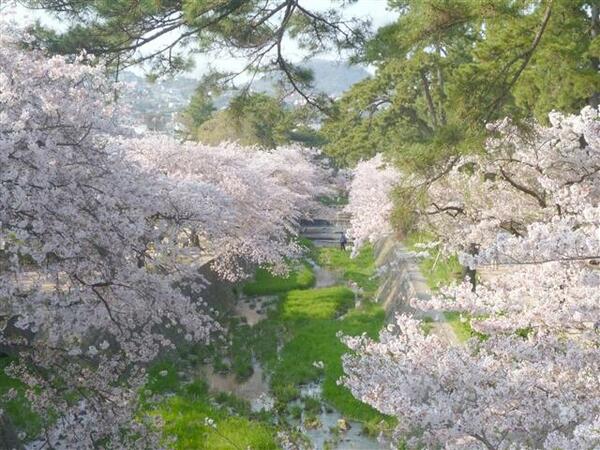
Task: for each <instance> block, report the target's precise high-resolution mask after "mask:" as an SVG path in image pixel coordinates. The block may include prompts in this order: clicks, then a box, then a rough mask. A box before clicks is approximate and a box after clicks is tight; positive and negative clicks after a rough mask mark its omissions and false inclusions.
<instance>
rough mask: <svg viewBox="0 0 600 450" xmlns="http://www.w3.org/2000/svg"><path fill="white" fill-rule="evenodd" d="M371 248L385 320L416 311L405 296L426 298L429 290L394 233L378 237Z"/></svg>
mask: <svg viewBox="0 0 600 450" xmlns="http://www.w3.org/2000/svg"><path fill="white" fill-rule="evenodd" d="M374 251H375V264H376V266H377V267H378V268H379V270H380V271H381V284H380V287H379V290H378V292H377V301H378V302H379V303H381V304H382V305H383V308H384V309H385V311H386V318H387V320H388V321H390V320H391V319H392V318H393V317H394V315H395V314H396V313H400V312H410V313H415V312H417V311H416V310H415V309H414V308H413V307H411V306H410V305H409V304H408V302H409V300H410V299H411V298H418V299H428V298H429V297H430V296H431V292H430V291H429V288H428V287H427V284H426V282H425V279H424V278H423V275H421V272H420V271H419V268H418V267H417V265H416V264H415V262H414V258H412V257H411V256H410V254H409V252H408V250H407V249H406V247H404V245H402V243H401V242H399V241H398V240H397V239H396V238H395V237H394V236H389V237H387V238H385V239H381V240H380V241H378V242H377V243H376V244H375V245H374Z"/></svg>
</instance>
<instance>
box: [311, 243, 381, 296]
mask: <svg viewBox="0 0 600 450" xmlns="http://www.w3.org/2000/svg"><path fill="white" fill-rule="evenodd" d="M317 263H318V264H319V265H320V266H322V267H325V268H327V269H330V270H333V271H340V272H341V276H342V278H343V279H344V280H346V281H353V282H355V283H356V284H357V285H358V287H359V288H361V289H362V291H363V297H364V298H366V299H373V298H374V297H375V293H376V291H377V287H378V286H379V280H378V279H377V276H376V267H375V256H374V254H373V247H372V246H370V245H369V246H365V247H364V248H363V249H362V251H361V252H360V253H359V254H358V255H356V257H354V258H351V257H350V252H349V251H342V250H340V249H339V248H333V247H324V248H321V249H319V251H318V253H317Z"/></svg>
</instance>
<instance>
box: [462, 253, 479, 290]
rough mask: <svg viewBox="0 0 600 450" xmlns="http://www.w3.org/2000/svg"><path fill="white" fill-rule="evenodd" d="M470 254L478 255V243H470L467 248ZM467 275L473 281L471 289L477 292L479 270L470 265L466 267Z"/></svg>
mask: <svg viewBox="0 0 600 450" xmlns="http://www.w3.org/2000/svg"><path fill="white" fill-rule="evenodd" d="M467 252H468V253H469V255H473V256H475V255H477V253H479V246H478V245H477V244H473V243H471V244H469V248H468V249H467ZM465 275H466V276H467V277H468V278H469V282H470V283H471V290H472V291H473V292H475V289H476V288H477V270H476V269H471V268H470V267H469V266H467V267H465Z"/></svg>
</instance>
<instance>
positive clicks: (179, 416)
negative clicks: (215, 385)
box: [139, 360, 277, 450]
mask: <svg viewBox="0 0 600 450" xmlns="http://www.w3.org/2000/svg"><path fill="white" fill-rule="evenodd" d="M148 372H149V378H148V382H147V384H146V386H145V387H144V389H142V393H141V399H142V409H141V410H140V412H139V414H140V415H151V416H152V415H158V416H160V417H161V418H162V419H163V420H164V424H165V426H164V429H163V436H164V438H165V440H172V439H174V441H172V443H171V444H170V446H169V448H174V449H189V448H194V449H196V448H197V449H207V450H209V449H210V450H212V449H227V450H230V449H237V448H248V447H249V448H265V449H276V448H277V445H276V444H275V436H274V435H275V432H274V429H273V428H272V427H271V426H270V425H267V424H265V423H263V422H261V421H258V420H257V418H255V417H254V416H253V415H252V412H251V409H250V405H249V404H248V402H246V401H244V400H241V399H238V398H236V397H235V396H233V395H231V394H227V393H218V394H215V395H214V396H212V395H211V394H210V393H209V391H208V386H207V384H206V383H205V382H204V381H203V380H195V381H193V382H192V383H189V384H183V383H182V380H181V379H180V378H179V376H178V366H177V363H176V362H175V361H167V360H165V361H160V362H157V363H155V364H153V365H152V366H151V367H150V368H149V371H148ZM146 391H149V392H150V393H151V394H168V395H167V396H166V397H165V398H164V400H161V401H159V402H158V403H151V402H150V401H149V400H148V395H147V394H146ZM207 419H211V420H213V421H214V425H209V424H208V423H207V422H206V420H207Z"/></svg>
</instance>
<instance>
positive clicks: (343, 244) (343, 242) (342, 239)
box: [340, 231, 348, 251]
mask: <svg viewBox="0 0 600 450" xmlns="http://www.w3.org/2000/svg"><path fill="white" fill-rule="evenodd" d="M347 243H348V239H346V233H344V232H343V231H342V232H341V233H340V249H341V250H344V251H345V250H346V244H347Z"/></svg>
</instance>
